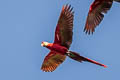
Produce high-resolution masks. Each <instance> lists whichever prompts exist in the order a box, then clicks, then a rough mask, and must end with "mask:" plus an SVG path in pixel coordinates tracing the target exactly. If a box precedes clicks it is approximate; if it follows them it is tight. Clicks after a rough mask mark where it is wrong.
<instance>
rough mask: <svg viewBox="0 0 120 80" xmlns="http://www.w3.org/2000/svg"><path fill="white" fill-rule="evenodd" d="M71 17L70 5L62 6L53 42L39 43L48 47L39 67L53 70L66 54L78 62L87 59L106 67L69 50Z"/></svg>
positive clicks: (72, 16) (49, 70)
mask: <svg viewBox="0 0 120 80" xmlns="http://www.w3.org/2000/svg"><path fill="white" fill-rule="evenodd" d="M73 18H74V12H73V8H72V7H71V5H66V6H63V8H62V11H61V14H60V17H59V20H58V24H57V27H56V30H55V40H54V43H48V42H42V43H41V46H43V47H46V48H48V49H50V52H49V54H48V55H47V56H46V57H45V59H44V61H43V64H42V67H41V69H42V70H43V71H45V72H52V71H54V70H55V69H56V68H57V67H58V66H59V65H60V64H61V63H62V62H63V61H64V60H65V59H66V56H68V57H70V58H71V59H74V60H76V61H79V62H82V61H88V62H91V63H94V64H97V65H100V66H103V67H107V66H106V65H104V64H101V63H98V62H96V61H93V60H90V59H88V58H85V57H82V56H80V55H79V54H78V53H76V52H73V51H69V47H70V45H71V43H72V35H73Z"/></svg>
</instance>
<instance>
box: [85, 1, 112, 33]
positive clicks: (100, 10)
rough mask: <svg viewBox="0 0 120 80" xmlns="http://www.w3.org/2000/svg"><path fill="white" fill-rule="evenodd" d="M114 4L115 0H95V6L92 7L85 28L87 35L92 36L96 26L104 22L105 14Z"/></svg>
mask: <svg viewBox="0 0 120 80" xmlns="http://www.w3.org/2000/svg"><path fill="white" fill-rule="evenodd" d="M112 3H113V0H95V1H94V2H93V4H92V5H91V6H90V10H89V12H88V16H87V20H86V24H85V28H84V31H85V32H86V33H88V34H90V33H93V32H94V31H95V28H96V26H98V25H99V24H100V22H101V21H102V20H103V18H104V14H105V13H107V11H108V10H110V8H111V6H112Z"/></svg>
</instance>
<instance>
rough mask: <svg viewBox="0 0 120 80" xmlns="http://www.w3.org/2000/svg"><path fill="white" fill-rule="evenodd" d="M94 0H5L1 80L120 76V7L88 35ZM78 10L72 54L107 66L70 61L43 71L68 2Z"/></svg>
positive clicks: (108, 79)
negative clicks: (45, 44) (44, 44)
mask: <svg viewBox="0 0 120 80" xmlns="http://www.w3.org/2000/svg"><path fill="white" fill-rule="evenodd" d="M92 1H93V0H1V1H0V80H88V79H89V80H115V79H119V78H120V77H119V74H120V69H119V68H120V62H119V61H120V58H119V57H120V36H119V34H120V31H119V30H120V27H119V25H120V22H119V21H120V18H119V14H120V10H119V8H120V4H119V3H116V2H114V3H113V6H112V8H111V10H110V11H109V12H108V14H106V15H105V18H104V20H103V21H102V23H101V24H100V25H99V26H98V27H97V28H96V32H95V33H94V35H90V36H89V35H86V34H85V33H84V32H83V29H84V25H85V21H86V17H87V13H88V10H89V6H90V4H91V3H92ZM67 3H68V4H71V5H72V6H73V7H74V11H75V17H74V35H73V43H72V45H71V48H70V50H73V51H76V52H79V53H80V54H81V55H82V56H85V57H88V58H91V59H93V60H96V61H98V62H101V63H103V64H105V65H107V66H108V68H103V67H100V66H97V65H94V64H91V63H88V62H83V63H79V62H76V61H74V60H71V59H69V58H67V59H66V60H65V62H64V63H63V64H61V65H60V66H59V67H58V68H57V69H56V70H55V71H54V72H52V73H45V72H43V71H41V70H40V67H41V65H42V62H43V59H44V57H45V56H46V55H47V53H48V52H49V50H48V49H46V48H43V47H41V46H40V44H41V42H42V41H48V42H53V40H54V31H55V28H56V24H57V21H58V18H59V15H60V12H61V9H62V6H63V5H65V4H67Z"/></svg>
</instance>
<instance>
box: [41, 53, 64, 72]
mask: <svg viewBox="0 0 120 80" xmlns="http://www.w3.org/2000/svg"><path fill="white" fill-rule="evenodd" d="M65 58H66V56H65V55H62V54H60V53H57V52H54V51H51V52H50V53H49V54H48V55H47V56H46V57H45V59H44V61H43V64H42V67H41V70H43V71H45V72H52V71H54V70H55V69H56V68H57V67H58V66H59V65H60V64H61V63H62V62H63V61H64V60H65Z"/></svg>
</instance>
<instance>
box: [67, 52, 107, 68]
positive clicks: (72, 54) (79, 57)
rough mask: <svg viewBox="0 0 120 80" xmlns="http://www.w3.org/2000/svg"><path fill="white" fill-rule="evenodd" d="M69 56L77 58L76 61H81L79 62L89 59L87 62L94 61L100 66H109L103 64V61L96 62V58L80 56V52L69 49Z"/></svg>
mask: <svg viewBox="0 0 120 80" xmlns="http://www.w3.org/2000/svg"><path fill="white" fill-rule="evenodd" d="M67 56H68V57H70V58H72V59H74V60H76V61H79V62H82V61H87V62H91V63H94V64H96V65H99V66H103V67H105V68H106V67H107V66H106V65H104V64H101V63H99V62H96V61H94V60H91V59H89V58H85V57H83V56H80V55H79V54H78V53H76V52H72V51H69V52H68V53H67Z"/></svg>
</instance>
